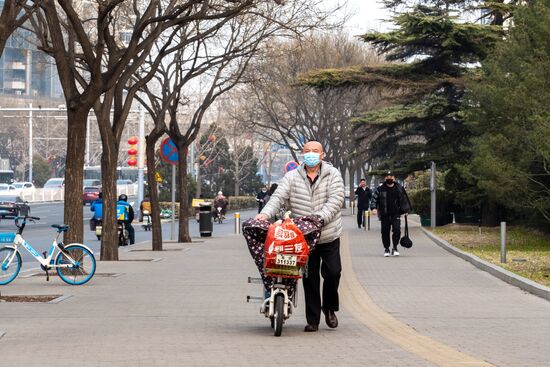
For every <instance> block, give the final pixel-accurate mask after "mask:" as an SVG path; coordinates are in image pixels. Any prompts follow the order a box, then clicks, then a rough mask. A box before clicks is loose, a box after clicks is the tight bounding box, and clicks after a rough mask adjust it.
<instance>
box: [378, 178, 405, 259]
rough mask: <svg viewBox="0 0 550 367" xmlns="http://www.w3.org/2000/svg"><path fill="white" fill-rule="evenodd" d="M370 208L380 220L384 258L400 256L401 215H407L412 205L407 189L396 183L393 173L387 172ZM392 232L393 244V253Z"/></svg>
mask: <svg viewBox="0 0 550 367" xmlns="http://www.w3.org/2000/svg"><path fill="white" fill-rule="evenodd" d="M370 208H371V210H372V213H373V214H374V215H378V218H380V222H381V228H382V230H381V231H382V244H383V245H384V256H385V257H388V256H390V255H393V256H399V251H398V250H397V245H398V244H399V239H400V238H401V215H407V214H408V213H409V210H410V208H411V205H410V203H409V198H408V196H407V193H406V191H405V188H404V187H403V186H401V185H400V184H399V183H397V182H396V181H395V175H394V174H393V173H392V172H391V171H388V172H386V174H385V176H384V182H383V183H382V185H380V186H379V187H378V188H377V189H376V190H374V194H373V195H372V199H371V202H370ZM390 231H391V232H392V236H391V242H392V243H393V247H392V250H391V252H390V244H391V243H390Z"/></svg>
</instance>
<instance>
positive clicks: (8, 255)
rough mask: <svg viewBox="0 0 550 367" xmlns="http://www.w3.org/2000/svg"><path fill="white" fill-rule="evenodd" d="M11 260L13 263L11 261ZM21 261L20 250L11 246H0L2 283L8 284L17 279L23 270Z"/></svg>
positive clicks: (0, 276)
mask: <svg viewBox="0 0 550 367" xmlns="http://www.w3.org/2000/svg"><path fill="white" fill-rule="evenodd" d="M14 252H15V256H14V254H13V253H14ZM12 259H13V260H12ZM10 261H11V263H9V262H10ZM8 263H9V264H8ZM21 263H22V261H21V255H20V254H19V251H15V250H14V249H12V248H10V247H2V248H0V285H6V284H8V283H10V282H11V281H12V280H14V279H15V277H16V276H17V274H19V271H20V270H21Z"/></svg>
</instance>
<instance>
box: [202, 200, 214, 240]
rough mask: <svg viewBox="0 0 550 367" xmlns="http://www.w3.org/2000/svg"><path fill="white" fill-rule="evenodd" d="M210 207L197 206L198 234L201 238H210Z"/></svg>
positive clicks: (208, 205)
mask: <svg viewBox="0 0 550 367" xmlns="http://www.w3.org/2000/svg"><path fill="white" fill-rule="evenodd" d="M212 229H213V226H212V205H210V204H201V205H200V206H199V232H200V235H201V237H210V236H212Z"/></svg>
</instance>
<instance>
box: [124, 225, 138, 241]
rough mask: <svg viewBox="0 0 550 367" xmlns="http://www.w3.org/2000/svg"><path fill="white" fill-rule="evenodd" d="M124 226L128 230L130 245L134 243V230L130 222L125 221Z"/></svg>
mask: <svg viewBox="0 0 550 367" xmlns="http://www.w3.org/2000/svg"><path fill="white" fill-rule="evenodd" d="M125 227H126V229H127V230H128V237H130V238H129V239H130V245H133V244H134V243H136V230H135V229H134V227H133V226H132V224H131V223H126V224H125Z"/></svg>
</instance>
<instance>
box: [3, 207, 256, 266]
mask: <svg viewBox="0 0 550 367" xmlns="http://www.w3.org/2000/svg"><path fill="white" fill-rule="evenodd" d="M63 206H64V203H62V202H59V203H44V204H31V214H32V215H33V216H36V217H40V221H38V222H35V223H28V224H27V226H26V227H25V231H24V232H23V237H24V238H25V240H26V241H27V242H28V243H29V244H31V245H32V246H33V247H34V248H35V250H36V251H38V253H40V254H41V253H42V252H43V251H46V250H47V249H49V248H50V246H51V243H52V241H53V239H54V238H55V236H56V232H55V230H54V229H53V228H51V225H52V224H62V223H63ZM82 210H83V213H84V244H86V245H87V246H89V247H90V248H91V249H92V250H93V251H94V253H96V254H98V253H99V251H100V248H101V243H100V241H99V240H98V239H97V238H96V236H95V233H94V232H92V231H90V227H89V224H88V223H89V220H90V218H91V217H92V212H91V211H90V206H89V205H87V206H83V207H82ZM255 213H256V211H255V210H248V211H242V212H241V218H242V220H245V219H247V218H249V217H251V216H253V215H254V214H255ZM227 217H228V218H227V220H226V221H225V222H224V223H222V224H217V223H215V224H214V232H213V235H214V236H218V235H219V236H223V235H227V234H231V233H233V232H234V228H235V224H234V223H235V220H234V218H233V214H232V213H229V215H228V216H227ZM134 228H135V230H136V243H140V242H144V241H150V240H151V232H150V231H145V230H143V228H142V227H141V225H140V224H139V223H134ZM170 228H171V223H170V221H168V222H164V223H163V225H162V234H163V239H165V240H169V239H170ZM177 230H178V223H177V221H176V223H175V226H174V239H176V238H177ZM189 230H190V232H191V236H192V237H199V225H198V223H197V221H196V220H194V218H193V219H190V220H189ZM15 231H16V227H15V225H14V222H13V220H12V219H5V220H2V221H1V222H0V232H15ZM20 251H21V255H22V256H23V266H24V267H23V268H24V269H28V268H30V267H36V266H37V265H38V264H37V263H36V262H35V261H34V258H33V257H32V256H31V255H30V254H29V253H28V252H27V250H25V249H21V250H20Z"/></svg>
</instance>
